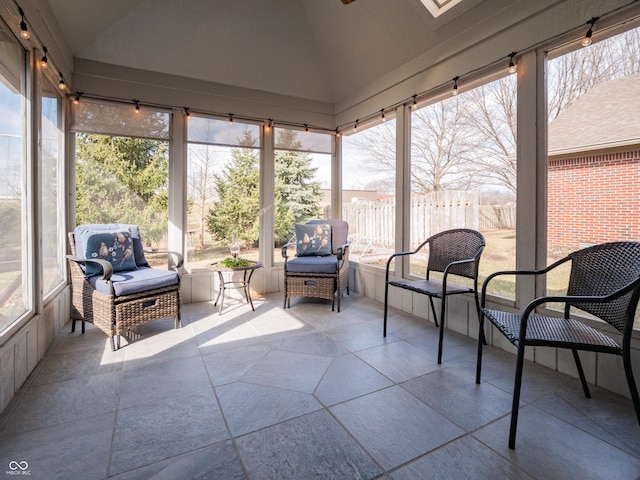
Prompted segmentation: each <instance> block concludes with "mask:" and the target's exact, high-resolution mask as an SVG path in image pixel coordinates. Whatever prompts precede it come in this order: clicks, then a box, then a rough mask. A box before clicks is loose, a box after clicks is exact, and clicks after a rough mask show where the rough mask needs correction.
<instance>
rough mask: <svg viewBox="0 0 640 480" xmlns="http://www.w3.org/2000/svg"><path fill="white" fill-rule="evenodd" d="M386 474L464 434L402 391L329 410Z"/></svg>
mask: <svg viewBox="0 0 640 480" xmlns="http://www.w3.org/2000/svg"><path fill="white" fill-rule="evenodd" d="M330 410H331V412H332V413H333V414H334V415H335V416H336V418H338V420H339V421H340V422H341V423H342V424H343V425H344V426H345V428H346V429H347V430H349V432H350V433H351V434H352V435H353V436H354V437H355V438H356V439H357V440H358V442H359V443H360V444H361V445H362V446H363V447H364V448H365V449H366V450H367V451H368V452H369V453H370V454H371V455H372V456H373V458H375V459H376V460H377V461H378V462H379V463H380V465H382V466H383V467H384V468H385V469H386V470H388V469H392V468H395V467H397V466H399V465H401V464H403V463H406V462H408V461H410V460H413V459H415V458H417V457H419V456H420V455H423V454H425V453H427V452H429V451H431V450H433V449H435V448H437V447H439V446H441V445H443V444H445V443H447V442H450V441H451V440H453V439H454V438H456V437H459V436H461V435H463V434H464V431H462V430H461V429H460V428H458V427H457V426H455V425H454V424H453V423H451V422H450V421H448V420H447V419H446V418H444V417H443V416H442V415H440V414H439V413H438V412H436V411H435V410H433V409H432V408H431V407H429V406H427V405H425V404H424V403H422V402H421V401H420V400H418V399H417V398H415V397H414V396H413V395H411V394H409V393H408V392H407V391H405V390H403V389H402V388H400V387H397V386H396V387H390V388H387V389H385V390H381V391H379V392H375V393H372V394H370V395H366V396H364V397H360V398H357V399H355V400H351V401H349V402H345V403H341V404H339V405H336V406H334V407H331V408H330Z"/></svg>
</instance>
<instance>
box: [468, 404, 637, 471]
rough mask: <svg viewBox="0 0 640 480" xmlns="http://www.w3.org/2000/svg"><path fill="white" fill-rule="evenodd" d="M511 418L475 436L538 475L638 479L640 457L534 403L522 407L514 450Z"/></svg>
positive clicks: (523, 468)
mask: <svg viewBox="0 0 640 480" xmlns="http://www.w3.org/2000/svg"><path fill="white" fill-rule="evenodd" d="M510 418H511V417H510V416H506V417H504V418H503V419H501V420H498V421H497V422H495V423H492V424H490V425H488V426H486V427H483V428H481V429H480V430H478V431H477V432H476V433H474V436H475V437H476V438H477V439H479V440H480V441H481V442H482V443H484V444H486V445H488V446H489V447H491V448H492V449H493V450H494V451H496V452H497V453H499V454H500V455H502V456H503V457H505V458H506V459H508V460H509V461H511V462H512V463H513V464H515V465H516V466H518V467H519V468H521V469H522V470H524V471H526V472H527V473H529V474H530V475H532V476H534V477H536V478H553V479H556V480H564V479H567V480H569V479H576V478H579V479H581V480H590V479H593V480H605V479H620V478H637V477H638V474H639V473H640V458H637V457H632V456H631V455H629V454H627V453H624V452H622V451H621V450H619V449H616V448H614V447H612V446H611V445H610V444H608V443H605V442H603V441H602V440H600V439H598V438H596V437H594V436H592V435H589V434H588V433H586V432H584V431H582V430H580V429H578V428H576V427H574V426H572V425H570V424H568V423H566V422H564V421H563V420H560V419H558V418H556V417H553V416H551V415H549V414H548V413H545V412H543V411H541V410H539V409H537V408H535V407H531V406H528V407H524V408H521V409H520V414H519V418H518V432H517V437H516V445H515V450H510V449H509V448H508V438H509V422H510Z"/></svg>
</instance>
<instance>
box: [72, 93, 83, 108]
mask: <svg viewBox="0 0 640 480" xmlns="http://www.w3.org/2000/svg"><path fill="white" fill-rule="evenodd" d="M81 96H82V92H76V98H74V99H73V104H74V105H78V104H79V103H80V97H81Z"/></svg>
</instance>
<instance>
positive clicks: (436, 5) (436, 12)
mask: <svg viewBox="0 0 640 480" xmlns="http://www.w3.org/2000/svg"><path fill="white" fill-rule="evenodd" d="M420 1H421V2H422V3H423V4H424V6H425V7H427V10H429V12H430V13H431V15H433V17H434V18H437V17H438V16H440V15H442V14H443V13H444V12H446V11H447V10H449V9H450V8H452V7H455V6H456V5H457V4H459V3H460V2H462V0H420Z"/></svg>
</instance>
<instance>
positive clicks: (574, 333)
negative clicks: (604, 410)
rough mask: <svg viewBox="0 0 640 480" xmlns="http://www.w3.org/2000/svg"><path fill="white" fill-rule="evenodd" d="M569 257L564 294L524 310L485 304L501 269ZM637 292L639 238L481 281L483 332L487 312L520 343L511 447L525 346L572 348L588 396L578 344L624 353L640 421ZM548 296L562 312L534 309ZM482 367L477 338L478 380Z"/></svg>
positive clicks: (537, 301)
mask: <svg viewBox="0 0 640 480" xmlns="http://www.w3.org/2000/svg"><path fill="white" fill-rule="evenodd" d="M566 262H571V273H570V275H569V282H568V287H567V293H566V295H548V296H543V297H539V298H536V299H534V300H533V301H531V302H530V303H529V304H528V305H527V306H526V307H525V308H524V310H522V313H509V312H504V311H501V310H494V309H490V308H487V307H486V292H487V285H488V284H489V282H491V281H492V280H493V279H494V278H496V277H498V276H502V275H529V276H538V275H545V274H546V273H548V272H551V271H552V270H554V269H555V268H556V267H559V266H560V265H562V264H564V263H566ZM639 297H640V243H638V242H612V243H604V244H601V245H596V246H593V247H588V248H584V249H582V250H578V251H576V252H573V253H571V254H569V255H568V256H566V257H565V258H562V259H560V260H558V261H557V262H555V263H553V264H551V265H549V266H548V267H546V268H544V269H542V270H514V271H501V272H496V273H493V274H492V275H490V276H489V277H487V279H486V280H485V281H484V283H483V285H482V296H481V298H482V303H481V312H482V315H481V318H480V332H483V327H484V318H487V319H489V321H490V322H491V323H492V324H494V325H495V326H496V328H497V329H498V331H499V332H500V333H502V334H503V335H504V336H505V337H506V338H507V339H508V340H509V341H510V342H511V343H512V344H513V345H515V346H516V347H517V349H518V353H517V360H516V375H515V382H514V387H513V404H512V409H511V427H510V432H509V448H511V449H514V448H515V442H516V428H517V424H518V408H519V402H520V388H521V385H522V367H523V363H524V353H525V352H524V350H525V347H527V346H543V347H556V348H568V349H571V351H572V352H573V358H574V360H575V363H576V367H577V370H578V376H579V377H580V382H581V384H582V389H583V391H584V394H585V396H586V397H587V398H590V397H591V395H590V393H589V387H588V386H587V381H586V379H585V375H584V371H583V369H582V365H581V363H580V357H579V356H578V350H586V351H591V352H602V353H612V354H615V355H621V356H622V358H623V364H624V370H625V374H626V378H627V383H628V385H629V390H630V393H631V398H632V400H633V406H634V408H635V412H636V416H637V418H638V423H640V398H639V397H638V390H637V388H636V384H635V380H634V378H633V371H632V368H631V333H632V330H633V322H634V317H635V312H636V308H637V305H638V298H639ZM550 302H554V303H560V304H561V305H562V306H563V309H564V315H563V316H562V317H560V316H546V315H536V314H534V312H535V310H536V309H537V308H538V307H539V306H542V305H544V304H547V303H550ZM571 307H574V308H576V309H579V310H582V311H584V312H587V313H589V314H591V315H594V316H595V317H597V318H599V319H600V320H603V321H604V322H607V323H608V324H609V325H611V326H612V327H613V328H614V329H615V331H616V332H615V333H616V334H617V333H620V334H621V336H622V337H621V340H622V342H621V343H619V342H618V341H616V340H615V339H614V338H612V337H610V336H609V335H606V334H605V333H603V332H602V331H600V330H599V329H596V328H593V327H591V326H590V325H587V324H586V323H585V322H582V321H579V320H578V319H575V318H571V316H570V310H571ZM604 326H606V325H603V327H604ZM603 330H604V328H603ZM616 337H617V335H616ZM481 367H482V342H479V343H478V363H477V371H476V383H480V375H481Z"/></svg>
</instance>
